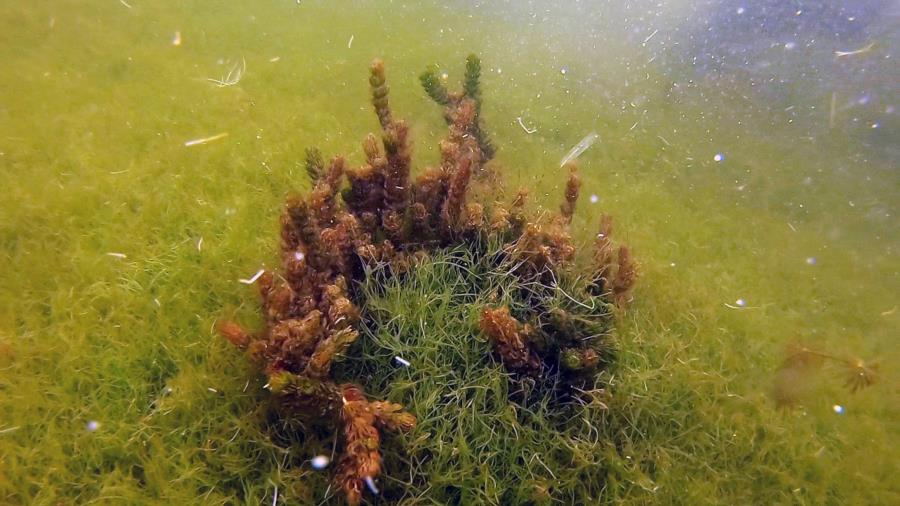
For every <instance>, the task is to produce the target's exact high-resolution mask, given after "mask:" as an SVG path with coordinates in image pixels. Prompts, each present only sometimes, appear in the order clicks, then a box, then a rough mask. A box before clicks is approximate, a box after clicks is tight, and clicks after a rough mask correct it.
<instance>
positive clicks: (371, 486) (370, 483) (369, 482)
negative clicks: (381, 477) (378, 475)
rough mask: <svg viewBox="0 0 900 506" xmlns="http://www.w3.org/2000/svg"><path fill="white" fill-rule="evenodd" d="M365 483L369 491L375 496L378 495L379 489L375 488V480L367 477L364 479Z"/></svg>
mask: <svg viewBox="0 0 900 506" xmlns="http://www.w3.org/2000/svg"><path fill="white" fill-rule="evenodd" d="M363 481H365V482H366V486H367V487H369V490H370V491H371V492H372V493H373V494H377V493H378V487H376V486H375V480H373V479H372V477H371V476H366V477H365V478H363Z"/></svg>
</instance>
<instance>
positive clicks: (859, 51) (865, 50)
mask: <svg viewBox="0 0 900 506" xmlns="http://www.w3.org/2000/svg"><path fill="white" fill-rule="evenodd" d="M873 47H875V43H874V42H871V43H869V45H868V46H866V47H861V48H859V49H854V50H852V51H835V52H834V57H835V58H840V57H842V56H853V55H857V54H864V53H868V52H869V51H871V50H872V48H873Z"/></svg>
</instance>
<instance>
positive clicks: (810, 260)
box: [806, 257, 816, 265]
mask: <svg viewBox="0 0 900 506" xmlns="http://www.w3.org/2000/svg"><path fill="white" fill-rule="evenodd" d="M806 265H816V257H806Z"/></svg>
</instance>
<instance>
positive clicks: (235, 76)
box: [206, 57, 247, 88]
mask: <svg viewBox="0 0 900 506" xmlns="http://www.w3.org/2000/svg"><path fill="white" fill-rule="evenodd" d="M246 70H247V60H245V59H244V58H243V57H242V58H241V61H240V62H235V63H234V65H232V66H231V68H230V69H229V70H228V73H227V74H225V75H224V76H223V77H222V79H213V78H212V77H209V78H207V79H206V80H207V81H209V82H211V83H213V84H215V85H216V86H218V87H219V88H225V87H228V86H234V85H235V84H237V83H239V82H241V78H242V77H244V72H245V71H246Z"/></svg>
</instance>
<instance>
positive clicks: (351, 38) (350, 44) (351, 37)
mask: <svg viewBox="0 0 900 506" xmlns="http://www.w3.org/2000/svg"><path fill="white" fill-rule="evenodd" d="M353 37H355V35H351V36H350V40H348V41H347V49H350V46H352V45H353Z"/></svg>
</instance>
